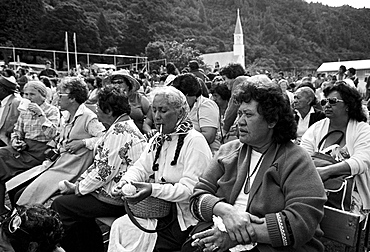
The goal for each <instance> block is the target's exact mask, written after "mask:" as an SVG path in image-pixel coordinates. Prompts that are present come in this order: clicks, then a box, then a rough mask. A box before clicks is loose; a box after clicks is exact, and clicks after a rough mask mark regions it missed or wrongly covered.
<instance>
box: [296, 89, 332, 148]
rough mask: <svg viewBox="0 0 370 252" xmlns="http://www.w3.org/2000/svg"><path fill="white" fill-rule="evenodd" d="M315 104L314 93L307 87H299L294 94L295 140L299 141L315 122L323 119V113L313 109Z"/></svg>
mask: <svg viewBox="0 0 370 252" xmlns="http://www.w3.org/2000/svg"><path fill="white" fill-rule="evenodd" d="M315 104H316V97H315V93H314V91H313V90H312V89H311V88H309V87H300V88H298V89H297V90H296V91H295V93H294V102H293V108H294V112H295V120H296V122H297V125H298V128H297V140H298V143H299V142H300V140H301V137H302V135H303V134H304V133H305V132H306V130H307V129H308V128H309V127H310V126H311V125H312V124H314V123H315V122H317V121H320V120H321V119H324V118H325V114H324V112H322V111H320V110H317V109H315V108H313V107H312V106H313V105H315Z"/></svg>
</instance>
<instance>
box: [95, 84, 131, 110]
mask: <svg viewBox="0 0 370 252" xmlns="http://www.w3.org/2000/svg"><path fill="white" fill-rule="evenodd" d="M98 104H99V108H100V109H101V110H102V111H103V112H104V113H106V114H107V113H109V112H112V116H114V117H118V116H120V115H123V114H128V115H129V114H130V113H131V108H130V104H129V102H128V97H127V95H126V93H125V92H122V90H121V89H120V88H119V87H117V86H114V85H107V86H105V87H104V88H103V89H102V90H100V91H99V93H98Z"/></svg>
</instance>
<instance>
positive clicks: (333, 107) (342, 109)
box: [323, 91, 348, 119]
mask: <svg viewBox="0 0 370 252" xmlns="http://www.w3.org/2000/svg"><path fill="white" fill-rule="evenodd" d="M326 98H327V99H329V98H337V99H338V100H342V101H339V102H337V103H336V104H330V103H329V102H327V103H326V104H325V105H324V106H323V109H324V113H325V116H326V117H327V118H329V119H336V118H346V117H347V116H348V112H347V111H346V109H347V105H346V104H345V103H344V102H343V99H342V96H341V95H340V93H339V92H337V91H333V92H331V93H330V94H329V95H328V96H327V97H326Z"/></svg>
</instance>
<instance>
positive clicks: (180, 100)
mask: <svg viewBox="0 0 370 252" xmlns="http://www.w3.org/2000/svg"><path fill="white" fill-rule="evenodd" d="M152 92H153V99H154V98H155V97H156V96H157V95H162V96H164V99H165V101H166V102H167V104H168V105H169V106H170V107H172V108H174V109H175V110H177V111H180V110H183V111H184V112H185V115H187V114H188V113H189V111H190V108H189V105H188V102H187V100H186V97H185V95H184V94H183V93H182V92H181V91H180V90H178V89H177V88H174V87H172V86H163V87H158V88H156V89H154V90H153V91H152Z"/></svg>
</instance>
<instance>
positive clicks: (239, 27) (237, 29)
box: [234, 9, 243, 35]
mask: <svg viewBox="0 0 370 252" xmlns="http://www.w3.org/2000/svg"><path fill="white" fill-rule="evenodd" d="M234 34H241V35H243V29H242V22H240V14H239V9H238V10H237V17H236V25H235V31H234Z"/></svg>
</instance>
